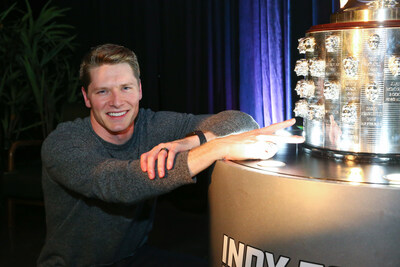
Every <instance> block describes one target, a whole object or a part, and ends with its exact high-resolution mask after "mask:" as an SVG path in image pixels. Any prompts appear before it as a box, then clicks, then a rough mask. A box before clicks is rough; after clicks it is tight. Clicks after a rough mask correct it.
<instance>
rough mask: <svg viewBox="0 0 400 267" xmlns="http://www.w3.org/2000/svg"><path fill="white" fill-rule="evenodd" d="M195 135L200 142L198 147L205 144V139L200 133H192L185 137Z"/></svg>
mask: <svg viewBox="0 0 400 267" xmlns="http://www.w3.org/2000/svg"><path fill="white" fill-rule="evenodd" d="M194 135H197V137H198V138H199V140H200V145H202V144H204V143H206V142H207V138H206V136H205V135H204V133H203V132H202V131H194V132H191V133H189V134H187V135H186V137H189V136H194Z"/></svg>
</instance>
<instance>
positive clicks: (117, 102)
mask: <svg viewBox="0 0 400 267" xmlns="http://www.w3.org/2000/svg"><path fill="white" fill-rule="evenodd" d="M122 103H123V99H122V96H121V94H120V93H119V92H118V91H117V92H112V94H111V99H110V105H112V106H114V107H120V106H121V105H122Z"/></svg>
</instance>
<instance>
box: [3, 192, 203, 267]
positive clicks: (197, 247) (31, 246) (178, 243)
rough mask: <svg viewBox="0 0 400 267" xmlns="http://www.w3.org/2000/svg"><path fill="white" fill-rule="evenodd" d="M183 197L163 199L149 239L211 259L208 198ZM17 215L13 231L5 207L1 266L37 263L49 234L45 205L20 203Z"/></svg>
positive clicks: (13, 266) (153, 242)
mask: <svg viewBox="0 0 400 267" xmlns="http://www.w3.org/2000/svg"><path fill="white" fill-rule="evenodd" d="M180 197H181V196H179V195H178V196H172V197H168V196H167V197H163V198H160V199H159V201H158V206H157V213H156V220H155V223H154V229H153V232H152V233H151V236H150V241H149V242H150V243H151V244H153V245H155V246H157V247H159V248H163V249H167V250H171V251H175V252H180V253H186V254H191V255H196V256H198V257H202V258H205V259H207V255H208V215H207V208H206V204H205V205H204V199H201V200H200V201H196V200H195V199H193V198H191V199H185V198H183V199H182V200H180V199H179V198H180ZM15 216H16V226H15V229H13V231H12V232H11V234H10V232H9V229H8V227H7V225H6V218H5V212H4V208H3V209H2V214H1V216H0V226H1V227H0V228H1V231H0V266H1V267H29V266H35V265H36V264H35V262H36V259H37V257H38V255H39V252H40V249H41V247H42V245H43V242H44V237H45V219H44V208H43V207H37V206H22V205H19V206H17V208H16V215H15Z"/></svg>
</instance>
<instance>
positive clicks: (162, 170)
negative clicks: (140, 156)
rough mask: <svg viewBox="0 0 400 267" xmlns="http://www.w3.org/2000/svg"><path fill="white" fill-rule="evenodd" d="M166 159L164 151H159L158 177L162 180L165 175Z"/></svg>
mask: <svg viewBox="0 0 400 267" xmlns="http://www.w3.org/2000/svg"><path fill="white" fill-rule="evenodd" d="M167 157H168V152H167V150H166V149H161V150H160V152H159V153H158V157H157V168H158V176H159V177H160V178H163V177H164V175H165V160H166V158H167Z"/></svg>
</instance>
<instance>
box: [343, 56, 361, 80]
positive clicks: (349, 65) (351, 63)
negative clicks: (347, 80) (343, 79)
mask: <svg viewBox="0 0 400 267" xmlns="http://www.w3.org/2000/svg"><path fill="white" fill-rule="evenodd" d="M343 69H344V72H345V73H346V75H347V76H350V77H356V76H357V73H358V60H357V59H355V58H354V57H347V58H345V59H343Z"/></svg>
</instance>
